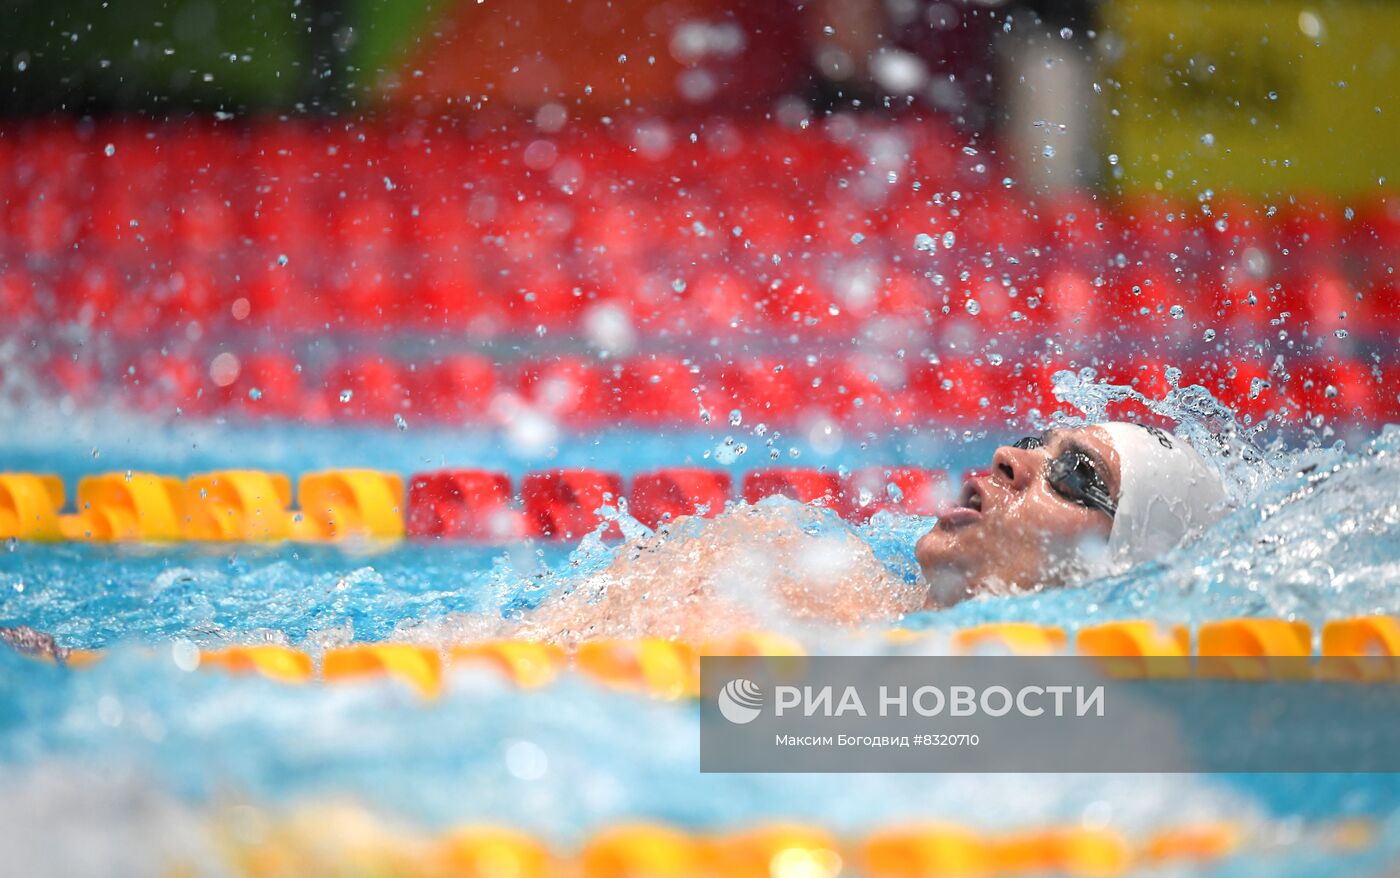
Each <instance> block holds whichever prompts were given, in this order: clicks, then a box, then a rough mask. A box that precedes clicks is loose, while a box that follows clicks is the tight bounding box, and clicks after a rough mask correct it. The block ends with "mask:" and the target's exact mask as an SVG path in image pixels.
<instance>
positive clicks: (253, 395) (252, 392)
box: [248, 387, 262, 402]
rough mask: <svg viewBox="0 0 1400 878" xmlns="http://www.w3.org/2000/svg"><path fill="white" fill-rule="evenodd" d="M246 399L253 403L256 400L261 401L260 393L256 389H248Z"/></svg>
mask: <svg viewBox="0 0 1400 878" xmlns="http://www.w3.org/2000/svg"><path fill="white" fill-rule="evenodd" d="M248 398H249V399H251V400H253V401H254V402H257V401H258V400H260V399H262V391H261V390H259V389H258V388H256V387H250V388H248Z"/></svg>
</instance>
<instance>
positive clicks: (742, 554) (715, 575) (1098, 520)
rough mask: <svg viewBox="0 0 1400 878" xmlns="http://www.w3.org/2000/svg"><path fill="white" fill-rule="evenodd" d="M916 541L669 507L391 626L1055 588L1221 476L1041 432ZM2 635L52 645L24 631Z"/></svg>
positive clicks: (744, 618)
mask: <svg viewBox="0 0 1400 878" xmlns="http://www.w3.org/2000/svg"><path fill="white" fill-rule="evenodd" d="M991 463H992V465H991V468H990V469H989V470H987V471H985V472H983V473H981V474H978V475H975V476H973V477H971V478H969V479H968V480H967V481H966V482H965V483H964V484H963V486H962V491H961V493H960V494H959V496H958V500H957V503H956V505H955V506H954V507H952V508H950V509H948V510H946V511H945V512H944V513H943V514H941V515H940V516H939V517H938V520H937V522H936V523H935V525H934V527H933V529H932V530H930V531H929V532H928V533H927V534H925V535H924V536H923V537H921V538H920V539H919V541H918V543H917V545H916V546H915V547H914V555H915V557H916V559H917V561H918V563H919V567H920V569H921V570H922V573H923V581H921V582H913V583H911V582H908V581H907V580H906V579H905V578H903V577H901V576H898V575H896V574H895V573H894V572H892V571H891V570H890V569H889V568H888V567H887V566H886V565H885V564H884V563H883V562H881V561H880V560H879V559H878V558H876V557H875V555H874V553H873V551H872V550H871V547H870V545H869V544H868V543H866V542H865V541H864V540H862V539H860V537H859V536H857V535H856V534H855V533H853V532H852V531H850V530H848V529H846V528H844V527H842V526H840V525H837V524H833V523H832V522H831V521H830V518H829V516H830V513H829V512H826V511H823V510H821V509H816V508H813V507H802V506H795V505H782V504H764V505H760V506H739V507H737V508H735V509H732V510H729V511H727V512H725V513H724V514H722V515H720V516H718V517H716V518H714V519H702V518H694V517H682V518H679V519H677V520H676V521H674V522H672V523H670V524H669V525H666V526H664V527H663V528H661V529H660V530H659V531H658V532H657V533H656V534H654V535H652V536H649V537H646V538H643V539H638V540H634V541H632V542H630V543H628V544H627V545H624V546H622V547H620V548H619V549H617V550H616V553H615V555H614V558H613V560H612V563H611V564H610V565H609V566H608V567H607V568H606V569H605V570H602V571H600V572H598V573H595V574H593V575H591V576H589V577H587V578H586V579H585V580H584V581H583V582H582V583H579V584H578V585H577V586H576V587H573V588H570V589H569V590H567V591H566V592H564V593H562V594H559V595H556V596H554V597H552V598H550V599H548V600H546V601H545V602H544V603H543V604H542V605H541V606H540V607H539V608H538V609H536V610H534V611H533V612H530V613H526V614H524V616H523V617H521V618H517V619H511V620H502V619H500V618H495V619H489V618H486V617H485V616H483V615H481V614H476V615H474V616H465V617H463V616H459V617H455V618H450V619H448V620H446V621H434V622H414V623H408V624H405V625H401V626H400V627H399V629H398V631H397V632H396V636H399V637H405V638H408V639H413V640H421V641H427V642H435V643H443V642H448V641H461V640H464V639H470V640H477V639H490V638H494V637H516V638H529V639H536V640H546V641H552V642H556V643H563V644H575V643H578V642H580V641H583V640H588V639H594V638H602V637H664V638H671V639H676V640H684V641H690V642H701V641H704V640H706V639H708V638H711V637H716V636H721V635H724V634H728V633H732V632H734V631H740V630H753V629H769V630H772V629H776V628H780V627H782V626H783V625H784V624H786V623H790V622H794V621H795V622H799V623H803V624H807V625H812V624H821V625H837V626H858V625H862V624H871V623H888V622H890V621H893V620H896V619H898V618H900V617H901V616H903V615H905V614H907V613H911V612H914V611H917V610H920V609H938V608H942V607H948V606H951V605H953V604H955V603H957V602H958V601H961V600H964V599H966V598H968V597H972V596H976V595H982V594H1004V593H1011V592H1018V591H1029V590H1034V589H1037V588H1043V587H1055V586H1062V585H1067V584H1070V583H1073V582H1077V581H1082V580H1084V579H1087V578H1089V577H1091V576H1093V575H1095V574H1097V573H1107V572H1116V571H1121V570H1125V569H1127V568H1128V567H1130V566H1132V565H1134V564H1138V563H1141V562H1144V561H1148V560H1151V559H1153V558H1156V557H1158V556H1160V555H1162V554H1164V553H1165V552H1167V551H1170V550H1171V549H1172V548H1175V547H1176V546H1177V545H1178V544H1180V543H1181V542H1182V540H1184V539H1186V538H1187V537H1189V536H1192V535H1194V534H1196V533H1199V532H1200V531H1201V530H1203V529H1205V528H1206V527H1208V526H1209V525H1210V524H1212V523H1213V522H1214V521H1215V520H1217V519H1218V518H1219V517H1220V515H1221V514H1223V512H1224V501H1225V491H1224V487H1223V484H1222V483H1221V481H1220V478H1219V476H1217V475H1216V473H1215V472H1214V471H1213V470H1212V469H1211V468H1210V467H1209V466H1208V465H1207V464H1206V463H1205V461H1204V460H1203V459H1202V458H1201V456H1200V455H1199V454H1198V453H1197V452H1196V451H1195V450H1194V449H1193V448H1192V447H1191V446H1190V445H1189V444H1187V442H1186V441H1185V440H1183V439H1180V438H1178V437H1176V436H1173V435H1172V434H1170V433H1167V432H1165V431H1163V430H1160V429H1157V428H1155V427H1145V426H1141V425H1138V424H1129V423H1118V422H1115V423H1108V424H1098V425H1094V426H1087V427H1074V428H1060V429H1054V430H1049V431H1047V432H1045V433H1044V434H1042V435H1040V436H1033V437H1026V438H1024V439H1021V440H1019V441H1017V442H1015V443H1013V444H1011V445H1007V446H1002V447H1001V448H998V449H997V450H996V452H995V453H994V454H993V455H992V461H991ZM0 639H4V640H6V641H7V642H10V643H11V644H12V645H14V646H15V647H16V648H18V649H21V650H22V651H27V652H36V653H40V654H54V655H58V653H57V652H56V651H57V650H60V649H61V647H58V646H57V644H55V643H53V640H52V638H48V637H47V635H40V634H39V633H38V632H34V631H30V630H28V629H23V630H16V631H12V632H6V631H4V629H0Z"/></svg>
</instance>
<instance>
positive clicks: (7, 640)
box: [0, 625, 68, 662]
mask: <svg viewBox="0 0 1400 878" xmlns="http://www.w3.org/2000/svg"><path fill="white" fill-rule="evenodd" d="M0 643H4V644H5V645H7V646H9V647H10V648H11V649H13V650H14V651H15V652H17V653H19V654H20V655H28V656H33V657H35V658H46V659H52V660H53V661H56V662H63V661H66V660H67V659H68V650H67V649H66V648H64V647H62V646H59V645H58V642H57V641H56V640H54V639H53V635H52V634H46V633H44V632H43V631H37V630H35V629H33V628H30V627H29V626H28V625H19V626H16V627H14V628H0Z"/></svg>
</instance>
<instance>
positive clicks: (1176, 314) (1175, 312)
mask: <svg viewBox="0 0 1400 878" xmlns="http://www.w3.org/2000/svg"><path fill="white" fill-rule="evenodd" d="M1171 315H1172V319H1174V320H1180V319H1181V318H1183V317H1185V316H1186V309H1185V308H1183V307H1181V306H1180V305H1173V306H1172V308H1171Z"/></svg>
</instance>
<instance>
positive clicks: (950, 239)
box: [943, 232, 958, 250]
mask: <svg viewBox="0 0 1400 878" xmlns="http://www.w3.org/2000/svg"><path fill="white" fill-rule="evenodd" d="M957 240H958V239H957V236H956V235H954V234H953V233H952V232H944V233H943V249H944V250H952V249H953V245H954V244H955V243H957Z"/></svg>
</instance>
